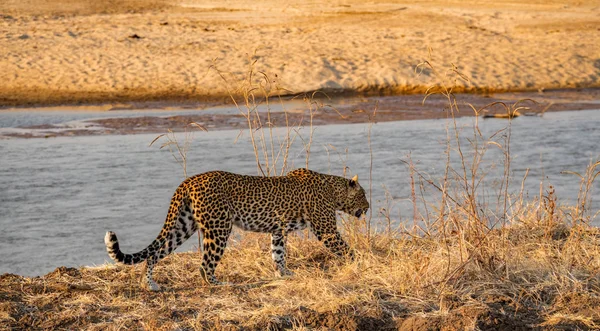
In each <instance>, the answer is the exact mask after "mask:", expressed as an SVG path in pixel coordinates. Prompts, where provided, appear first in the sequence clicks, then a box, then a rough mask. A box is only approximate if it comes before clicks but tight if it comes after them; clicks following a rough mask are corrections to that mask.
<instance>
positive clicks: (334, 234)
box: [104, 168, 369, 291]
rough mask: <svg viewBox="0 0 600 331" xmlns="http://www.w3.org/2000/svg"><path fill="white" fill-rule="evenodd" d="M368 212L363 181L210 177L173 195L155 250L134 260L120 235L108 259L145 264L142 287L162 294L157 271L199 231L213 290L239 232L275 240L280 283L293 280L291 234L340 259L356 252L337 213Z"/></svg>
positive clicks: (319, 176) (311, 174) (111, 236)
mask: <svg viewBox="0 0 600 331" xmlns="http://www.w3.org/2000/svg"><path fill="white" fill-rule="evenodd" d="M368 209H369V202H368V200H367V198H366V194H365V190H364V189H363V188H362V187H361V185H360V184H359V183H358V175H356V176H354V177H353V178H351V179H348V178H345V177H342V176H336V175H329V174H324V173H319V172H315V171H312V170H309V169H306V168H300V169H296V170H293V171H290V172H288V173H287V174H286V175H282V176H252V175H241V174H236V173H231V172H226V171H209V172H205V173H202V174H198V175H195V176H192V177H188V178H187V179H185V180H184V181H183V182H182V183H181V184H180V185H179V187H178V188H177V189H176V190H175V193H174V194H173V198H172V199H171V203H170V206H169V209H168V213H167V217H166V220H165V222H164V224H163V227H162V229H161V231H160V233H159V234H158V236H157V237H156V239H154V241H152V243H150V244H149V245H148V246H147V247H146V248H144V249H142V250H141V251H139V252H137V253H133V254H125V253H123V252H122V251H121V250H120V248H119V241H118V239H117V235H116V234H115V233H114V232H112V231H108V232H107V233H106V235H105V237H104V242H105V244H106V250H107V252H108V255H109V257H110V258H111V259H112V260H113V261H115V262H116V263H117V264H119V265H134V264H138V263H142V262H144V261H146V268H145V277H142V278H143V280H142V285H143V286H144V287H147V288H148V289H149V290H151V291H158V290H160V286H159V285H158V284H157V283H156V282H155V281H154V280H153V278H152V271H153V268H154V266H155V265H156V264H157V263H158V262H159V261H160V260H161V259H163V258H165V257H166V256H167V255H169V254H171V253H172V252H173V251H174V250H175V249H176V248H177V247H179V246H180V245H181V244H183V243H184V242H185V241H186V240H187V239H188V238H190V237H191V236H192V235H193V234H194V233H196V232H197V231H198V230H200V231H198V233H199V236H200V239H201V243H200V244H199V246H200V247H199V248H201V250H202V260H201V266H200V275H201V277H202V278H203V280H204V281H205V282H206V283H208V284H209V285H223V284H224V283H222V282H220V281H219V280H218V279H217V277H216V276H215V269H216V267H217V265H218V263H219V261H220V260H221V258H222V256H223V253H224V251H225V247H226V244H227V241H228V238H229V236H230V234H231V232H232V229H233V226H235V227H237V228H240V229H242V230H245V231H250V232H263V233H269V234H270V235H271V257H272V259H273V262H274V265H275V269H276V270H275V271H276V273H278V274H279V276H280V277H286V276H293V275H294V273H293V272H292V271H290V270H289V269H288V268H287V266H286V239H287V235H288V234H289V233H292V232H294V231H298V230H302V229H305V228H307V227H308V228H309V229H310V231H311V232H312V233H313V234H314V235H315V236H316V238H317V239H318V240H319V241H321V242H322V243H323V244H324V246H325V247H326V248H327V249H328V250H329V251H330V252H332V253H333V254H334V256H338V257H348V258H351V259H353V258H354V251H353V250H352V249H350V247H349V246H348V244H347V243H346V242H345V241H344V239H343V238H342V236H341V234H340V232H339V231H338V229H337V221H336V215H337V212H338V211H340V212H343V213H346V214H348V215H351V216H353V217H357V218H360V217H362V216H364V215H365V214H366V213H367V211H368Z"/></svg>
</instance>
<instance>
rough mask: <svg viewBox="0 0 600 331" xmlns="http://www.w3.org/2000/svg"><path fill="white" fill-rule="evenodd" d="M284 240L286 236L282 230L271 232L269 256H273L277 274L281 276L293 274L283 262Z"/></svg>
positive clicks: (284, 254)
mask: <svg viewBox="0 0 600 331" xmlns="http://www.w3.org/2000/svg"><path fill="white" fill-rule="evenodd" d="M285 242H286V236H285V235H284V234H283V231H281V230H279V231H277V232H274V233H271V256H272V257H273V262H274V263H275V267H276V268H277V271H278V272H279V275H280V276H282V277H283V276H293V275H294V273H293V272H291V271H290V270H289V269H288V268H287V266H286V263H285V257H286V252H285Z"/></svg>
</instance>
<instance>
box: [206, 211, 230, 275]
mask: <svg viewBox="0 0 600 331" xmlns="http://www.w3.org/2000/svg"><path fill="white" fill-rule="evenodd" d="M198 223H199V226H200V229H201V231H202V237H203V244H202V248H203V252H202V265H201V266H200V273H201V274H202V278H204V280H205V281H206V282H207V283H209V284H211V285H221V284H222V283H221V282H219V281H218V280H217V278H216V277H215V269H216V268H217V265H218V264H219V261H221V257H222V256H223V253H224V252H225V246H227V240H228V239H229V235H230V234H231V230H232V227H233V221H232V219H231V214H230V213H229V212H228V211H227V210H216V211H208V212H206V213H203V214H199V216H198Z"/></svg>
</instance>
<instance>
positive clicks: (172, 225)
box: [104, 186, 196, 265]
mask: <svg viewBox="0 0 600 331" xmlns="http://www.w3.org/2000/svg"><path fill="white" fill-rule="evenodd" d="M183 191H184V189H183V187H182V186H180V187H179V188H178V189H177V191H175V195H174V196H173V200H172V203H171V209H170V210H169V214H168V215H167V219H166V221H165V224H164V225H163V228H162V230H161V231H160V234H159V235H158V237H156V239H154V241H153V242H152V243H151V244H150V245H148V247H146V248H144V249H143V250H141V251H139V252H137V253H134V254H125V253H123V252H121V249H120V248H119V240H118V239H117V235H116V234H115V233H114V232H112V231H108V232H106V235H105V236H104V244H106V251H107V252H108V256H110V258H111V259H113V260H114V261H115V262H117V263H121V264H128V265H132V264H138V263H141V262H144V261H146V260H147V259H148V258H150V257H152V256H154V255H157V254H161V255H166V254H169V253H171V251H172V250H173V249H174V248H175V247H173V246H174V245H173V244H172V243H170V242H169V243H168V241H170V240H172V239H173V236H174V234H175V232H176V230H177V229H176V227H182V226H181V225H178V223H177V222H178V220H182V218H181V217H180V214H181V213H182V208H181V207H186V206H182V205H183V200H184V199H183V196H184V194H185V196H186V197H187V194H186V192H183ZM185 200H187V199H185ZM186 208H189V207H186ZM188 210H189V209H188ZM183 213H185V211H183ZM183 228H184V229H185V232H189V231H190V230H192V231H193V230H195V229H196V227H195V224H193V226H189V227H188V228H189V229H186V227H185V226H183ZM189 235H191V233H190V234H189ZM189 235H187V236H186V237H188V238H189ZM186 239H187V238H186ZM165 244H167V245H165ZM165 248H166V251H165ZM165 253H166V254H165Z"/></svg>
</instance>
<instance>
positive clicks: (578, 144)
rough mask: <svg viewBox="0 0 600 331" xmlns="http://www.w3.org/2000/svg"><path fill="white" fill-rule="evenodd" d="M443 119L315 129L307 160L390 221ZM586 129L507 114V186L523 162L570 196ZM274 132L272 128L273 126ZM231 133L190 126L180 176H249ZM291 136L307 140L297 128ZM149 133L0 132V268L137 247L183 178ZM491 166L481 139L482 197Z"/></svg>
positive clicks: (240, 143)
mask: <svg viewBox="0 0 600 331" xmlns="http://www.w3.org/2000/svg"><path fill="white" fill-rule="evenodd" d="M15 114H16V113H15ZM170 114H172V112H170ZM19 116H22V114H19ZM30 116H31V117H35V116H33V115H30ZM9 120H10V119H9V118H8V116H5V117H3V121H9ZM61 120H62V119H56V121H61ZM69 120H71V119H69ZM474 120H475V119H474V118H460V119H458V122H457V123H458V126H459V128H460V130H461V134H462V135H463V136H464V138H463V139H462V140H461V142H462V148H463V152H464V154H465V156H467V159H469V158H470V157H471V156H472V153H471V152H469V150H470V148H469V140H467V139H466V138H469V137H470V138H472V137H473V130H472V124H473V122H474ZM448 124H449V123H448V122H447V121H446V120H418V121H404V122H388V123H381V124H375V125H373V126H372V127H371V130H370V140H371V144H370V145H371V146H369V138H368V136H369V125H368V124H351V125H328V126H320V127H316V128H315V132H314V135H313V142H312V146H311V154H310V167H311V168H312V169H313V170H317V171H322V172H331V173H333V174H338V175H339V174H342V169H344V167H345V166H347V167H349V168H348V169H349V170H348V175H349V176H352V175H354V174H358V175H359V177H360V182H361V184H362V185H363V186H364V187H365V189H367V191H368V192H371V199H372V201H373V204H372V205H373V211H374V212H373V219H374V222H378V221H379V220H380V219H381V217H380V216H378V212H377V211H378V210H380V209H381V208H382V207H384V206H388V205H389V206H392V208H391V211H392V216H393V219H394V220H396V221H400V222H404V221H407V220H411V221H412V212H413V211H412V207H411V203H410V201H409V199H410V177H409V172H408V169H407V167H406V165H405V164H404V163H403V162H402V160H407V155H408V154H409V153H410V154H411V156H412V159H413V161H414V163H415V164H416V167H417V169H419V171H421V172H422V173H423V174H425V175H426V176H430V178H432V179H433V180H438V179H439V178H440V176H441V174H443V172H444V169H445V163H446V155H445V150H446V139H447V131H446V129H447V127H448ZM506 125H507V122H506V121H503V120H485V121H484V120H480V129H481V133H482V136H483V137H484V138H489V137H491V136H494V138H493V140H495V141H498V142H500V143H501V142H502V139H503V136H505V135H506V134H507V131H502V129H503V128H505V127H506ZM598 127H600V111H571V112H556V113H546V114H545V115H544V117H520V118H517V119H515V120H514V121H513V122H512V130H511V147H510V153H511V155H512V164H511V171H512V172H511V177H512V178H513V183H514V190H518V187H519V186H520V181H521V179H522V178H523V176H524V174H525V172H526V169H529V175H528V178H527V181H526V183H525V184H526V185H525V193H526V195H527V196H528V197H529V198H532V197H535V196H537V195H538V194H539V190H540V182H541V181H543V182H544V183H546V184H548V183H550V184H552V185H553V186H554V187H555V188H556V194H557V196H558V198H559V199H560V202H562V203H573V202H574V201H576V199H577V192H578V191H579V182H578V180H577V178H576V177H575V176H574V175H570V174H563V173H561V172H562V171H576V172H580V173H582V172H584V170H585V167H586V166H587V165H588V164H589V163H590V161H591V160H596V159H598V158H600V147H599V146H598V141H600V130H598V129H597V128H598ZM275 132H276V134H278V135H280V136H281V135H283V133H284V132H285V131H284V130H283V129H277V130H275ZM239 133H240V132H239V131H238V130H229V131H227V130H226V131H214V132H208V133H204V132H198V133H196V134H195V137H194V141H193V143H192V145H191V148H190V150H189V153H188V165H187V171H188V174H195V173H201V172H205V171H209V170H214V169H220V170H227V171H232V172H237V173H244V174H257V168H256V162H255V156H254V151H253V149H252V148H251V145H250V144H249V142H248V132H245V133H244V134H243V135H242V136H241V137H239ZM301 134H302V138H303V139H304V141H308V138H309V134H308V132H307V130H306V129H305V130H303V131H301ZM154 137H155V135H127V136H117V135H115V136H78V137H62V138H53V139H9V140H2V141H0V165H1V167H0V185H1V187H2V189H1V190H0V226H1V227H2V229H3V231H1V232H0V252H1V253H2V256H3V258H2V259H0V273H4V272H11V273H18V274H22V275H30V276H31V275H41V274H44V273H46V272H49V271H51V270H53V269H54V268H56V267H58V266H62V265H66V266H79V265H93V264H101V263H104V262H105V261H107V260H108V256H107V255H106V252H105V248H104V243H103V238H104V233H105V232H106V231H107V230H112V231H115V232H116V233H117V234H118V236H119V239H120V243H121V248H122V249H123V250H124V251H125V252H135V251H138V250H140V249H142V248H144V247H146V245H148V244H149V243H150V242H151V241H152V240H153V239H154V238H155V237H156V235H157V234H158V232H159V230H160V228H161V227H162V224H163V221H164V217H165V216H166V212H167V208H168V206H169V201H170V198H171V195H172V194H173V192H174V190H175V188H176V187H177V186H178V185H179V183H180V182H181V180H183V178H184V177H183V172H182V169H181V167H180V166H179V165H178V164H177V163H176V162H175V161H174V159H173V157H172V156H171V154H170V152H169V151H168V149H159V148H158V146H156V145H155V146H151V147H150V146H148V145H149V143H150V142H151V141H152V140H153V139H154ZM452 155H453V156H452V157H451V159H452V162H453V163H452V164H453V166H454V167H455V168H457V169H460V168H459V166H460V163H458V162H457V161H458V160H457V158H456V157H455V152H452ZM290 163H291V166H292V167H301V166H304V164H305V151H304V149H303V146H302V140H301V139H300V138H296V140H295V144H294V148H293V149H292V151H291V155H290ZM502 164H503V153H502V151H501V150H500V149H499V148H498V147H497V146H495V145H492V144H489V151H488V152H487V153H486V155H485V157H484V160H483V163H482V171H486V172H489V174H488V175H487V177H486V181H485V182H484V184H482V186H481V188H482V190H483V191H484V192H485V193H486V196H487V199H488V200H489V202H490V203H493V201H494V198H493V197H494V192H497V188H498V185H499V184H500V182H501V174H502V171H503V168H502ZM371 166H372V168H371ZM370 169H372V178H371V179H372V181H371V182H370V181H369V179H370V178H369V177H370V173H371V172H370ZM369 184H370V185H369ZM429 189H430V190H431V188H429ZM386 190H387V192H388V193H387V194H386ZM432 191H435V190H432ZM599 194H600V184H599V183H598V182H596V183H594V186H593V190H592V208H593V209H594V210H598V202H599V200H600V195H599ZM386 196H387V197H388V201H387V202H388V203H386V201H385V200H386ZM389 199H391V200H389ZM596 224H598V223H596ZM196 242H197V241H196V239H195V237H192V239H190V240H189V241H188V242H187V243H186V244H185V245H184V246H183V247H182V248H180V249H179V250H180V251H182V250H189V249H193V247H194V245H195V244H196ZM265 254H268V253H267V252H265Z"/></svg>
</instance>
